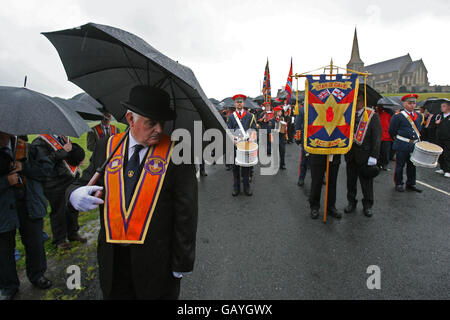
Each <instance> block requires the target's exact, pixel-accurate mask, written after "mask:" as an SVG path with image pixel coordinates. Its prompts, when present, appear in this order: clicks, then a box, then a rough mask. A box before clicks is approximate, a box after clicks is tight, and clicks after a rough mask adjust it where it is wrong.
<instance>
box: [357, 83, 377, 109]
mask: <svg viewBox="0 0 450 320" xmlns="http://www.w3.org/2000/svg"><path fill="white" fill-rule="evenodd" d="M359 92H362V93H364V83H360V84H359ZM366 92H367V106H368V107H375V106H376V105H377V102H378V100H380V99H381V98H382V96H381V94H379V93H378V92H377V91H376V90H375V89H373V88H372V87H371V86H369V85H368V84H367V85H366Z"/></svg>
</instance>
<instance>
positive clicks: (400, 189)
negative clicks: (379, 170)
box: [395, 184, 405, 192]
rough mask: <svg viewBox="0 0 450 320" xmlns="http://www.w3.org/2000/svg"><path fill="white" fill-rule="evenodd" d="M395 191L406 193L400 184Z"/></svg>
mask: <svg viewBox="0 0 450 320" xmlns="http://www.w3.org/2000/svg"><path fill="white" fill-rule="evenodd" d="M395 191H397V192H405V188H404V187H403V185H402V184H399V185H396V186H395Z"/></svg>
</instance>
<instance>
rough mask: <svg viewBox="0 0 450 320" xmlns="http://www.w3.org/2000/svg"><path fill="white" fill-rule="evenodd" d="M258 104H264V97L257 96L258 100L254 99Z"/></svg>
mask: <svg viewBox="0 0 450 320" xmlns="http://www.w3.org/2000/svg"><path fill="white" fill-rule="evenodd" d="M253 100H254V101H255V102H256V103H259V104H261V103H263V102H264V96H262V95H261V96H257V97H256V98H254V99H253Z"/></svg>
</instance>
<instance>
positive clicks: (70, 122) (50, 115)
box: [0, 87, 90, 137]
mask: <svg viewBox="0 0 450 320" xmlns="http://www.w3.org/2000/svg"><path fill="white" fill-rule="evenodd" d="M0 114H1V117H0V131H2V132H6V133H9V134H12V135H16V136H20V135H28V134H41V133H46V134H58V135H65V136H71V137H80V136H81V135H82V134H83V133H84V132H86V131H89V130H90V128H89V126H88V125H87V123H86V121H84V120H83V119H82V118H81V117H80V116H79V115H78V114H77V113H76V112H75V111H74V110H72V109H71V108H68V107H66V106H64V105H62V104H61V103H58V102H57V101H56V100H55V99H53V98H51V97H49V96H47V95H45V94H42V93H39V92H36V91H33V90H30V89H27V88H17V87H0Z"/></svg>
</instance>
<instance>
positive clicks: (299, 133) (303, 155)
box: [295, 105, 309, 187]
mask: <svg viewBox="0 0 450 320" xmlns="http://www.w3.org/2000/svg"><path fill="white" fill-rule="evenodd" d="M304 122H305V108H304V107H303V106H302V105H300V106H299V109H298V115H296V116H295V131H296V135H295V143H297V145H300V168H299V173H298V182H297V185H298V186H300V187H303V186H304V185H305V177H306V172H307V171H308V167H309V153H307V152H306V151H305V147H304V146H303V127H304Z"/></svg>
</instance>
